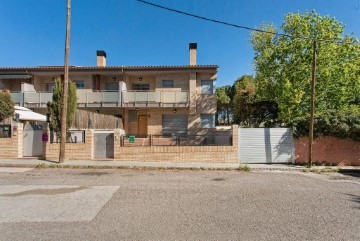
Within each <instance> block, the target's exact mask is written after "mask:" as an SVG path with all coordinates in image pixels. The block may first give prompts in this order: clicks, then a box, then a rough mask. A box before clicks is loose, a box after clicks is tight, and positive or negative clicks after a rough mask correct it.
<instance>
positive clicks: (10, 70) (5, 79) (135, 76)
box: [0, 43, 218, 135]
mask: <svg viewBox="0 0 360 241" xmlns="http://www.w3.org/2000/svg"><path fill="white" fill-rule="evenodd" d="M196 49H197V44H196V43H191V44H190V46H189V50H190V63H189V65H184V66H106V53H105V52H104V51H97V66H71V67H70V74H69V79H70V80H72V81H74V82H75V83H76V86H77V95H78V108H80V109H86V110H90V111H94V112H95V111H96V112H100V113H104V114H112V115H116V116H119V117H122V119H123V121H124V129H125V132H126V134H135V135H147V134H154V135H169V134H205V133H208V132H209V131H212V130H213V128H214V127H215V113H216V97H215V95H214V81H215V80H216V77H217V70H218V66H216V65H197V64H196ZM63 72H64V67H63V66H39V67H0V86H1V88H4V89H5V88H6V89H9V90H10V91H11V94H12V97H13V99H14V101H15V103H16V104H17V105H20V106H23V107H27V108H30V109H33V110H35V111H36V112H39V113H43V114H45V113H46V112H47V107H46V104H47V102H48V101H51V99H52V91H53V89H54V80H55V79H56V78H59V79H63Z"/></svg>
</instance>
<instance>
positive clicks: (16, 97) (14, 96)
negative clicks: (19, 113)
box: [10, 92, 21, 103]
mask: <svg viewBox="0 0 360 241" xmlns="http://www.w3.org/2000/svg"><path fill="white" fill-rule="evenodd" d="M10 94H11V98H12V99H13V101H14V102H15V103H21V93H20V92H11V93H10Z"/></svg>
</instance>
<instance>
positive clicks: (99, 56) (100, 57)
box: [96, 50, 106, 67]
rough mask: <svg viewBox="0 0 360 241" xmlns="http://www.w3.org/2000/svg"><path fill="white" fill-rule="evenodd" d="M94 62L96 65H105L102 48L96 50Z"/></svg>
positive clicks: (104, 54) (104, 55)
mask: <svg viewBox="0 0 360 241" xmlns="http://www.w3.org/2000/svg"><path fill="white" fill-rule="evenodd" d="M96 60H97V61H96V62H97V66H98V67H105V66H106V53H105V51H104V50H98V51H96Z"/></svg>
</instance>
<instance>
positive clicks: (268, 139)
mask: <svg viewBox="0 0 360 241" xmlns="http://www.w3.org/2000/svg"><path fill="white" fill-rule="evenodd" d="M264 142H265V156H266V163H272V147H271V136H270V129H269V128H264Z"/></svg>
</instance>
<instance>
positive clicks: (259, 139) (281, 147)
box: [239, 128, 294, 163]
mask: <svg viewBox="0 0 360 241" xmlns="http://www.w3.org/2000/svg"><path fill="white" fill-rule="evenodd" d="M293 143H294V141H293V134H292V131H291V129H288V128H239V160H240V163H293V161H294V144H293Z"/></svg>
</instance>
